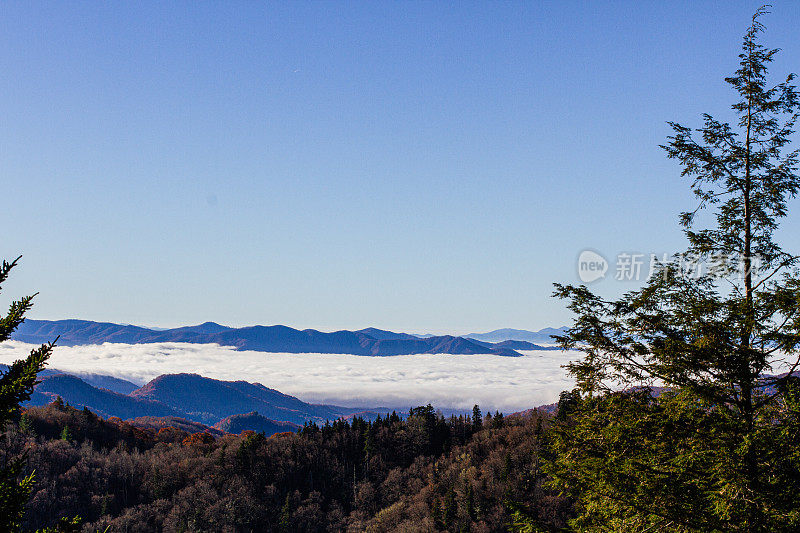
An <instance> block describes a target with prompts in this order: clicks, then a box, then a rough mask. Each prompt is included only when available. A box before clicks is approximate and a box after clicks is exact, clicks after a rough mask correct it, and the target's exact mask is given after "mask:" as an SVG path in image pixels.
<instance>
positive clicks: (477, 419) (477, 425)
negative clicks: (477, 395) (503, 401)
mask: <svg viewBox="0 0 800 533" xmlns="http://www.w3.org/2000/svg"><path fill="white" fill-rule="evenodd" d="M472 428H473V429H474V430H475V431H478V430H479V429H481V428H483V414H482V413H481V408H480V407H478V405H477V404H475V405H474V406H473V407H472Z"/></svg>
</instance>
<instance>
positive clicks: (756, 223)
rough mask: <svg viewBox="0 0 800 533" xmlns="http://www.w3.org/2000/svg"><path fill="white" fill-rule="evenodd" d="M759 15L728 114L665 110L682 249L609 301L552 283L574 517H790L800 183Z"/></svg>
mask: <svg viewBox="0 0 800 533" xmlns="http://www.w3.org/2000/svg"><path fill="white" fill-rule="evenodd" d="M765 13H766V10H765V9H764V8H761V9H759V10H758V11H757V12H756V13H755V15H754V16H753V19H752V23H751V25H750V27H749V28H748V30H747V31H746V33H745V35H744V38H743V41H742V51H741V54H740V55H739V68H738V69H737V70H736V72H735V73H734V74H733V75H732V76H731V77H728V78H726V79H725V81H726V82H727V83H728V84H729V85H730V86H731V87H732V88H733V90H734V92H735V93H736V100H735V102H734V103H733V104H732V106H731V109H732V111H733V113H734V114H735V116H736V120H735V121H734V122H733V123H731V122H727V121H724V120H721V119H717V118H715V117H714V116H712V115H710V114H704V115H703V117H702V126H701V127H699V128H696V129H693V128H690V127H688V126H684V125H682V124H678V123H675V122H670V123H669V125H670V126H671V128H672V130H673V134H672V135H671V136H669V137H668V139H667V143H666V144H665V145H663V146H662V148H663V149H664V150H665V151H666V154H667V157H668V158H670V159H674V160H676V161H677V162H678V163H679V164H680V166H681V169H682V172H681V175H682V176H683V177H684V178H687V179H688V180H689V186H690V187H691V189H692V191H693V192H694V194H695V195H696V197H697V199H698V203H697V205H696V206H695V209H693V210H691V211H688V212H685V213H681V215H680V224H681V225H682V227H683V229H684V232H685V235H686V238H687V240H688V246H687V248H686V250H685V251H684V252H682V253H679V254H676V255H675V256H673V257H672V258H671V259H669V260H667V261H664V262H662V263H661V264H660V265H659V267H658V269H656V275H654V276H652V277H651V278H650V279H648V280H647V282H646V283H645V285H644V286H643V288H641V289H639V290H635V291H631V292H629V293H627V294H625V295H624V296H623V297H622V298H620V299H618V300H609V299H604V298H602V297H600V296H598V295H596V294H595V293H593V292H592V291H591V290H590V289H588V288H587V287H586V286H585V285H581V286H571V285H556V291H555V296H557V297H559V298H564V299H567V300H568V301H569V308H570V309H571V310H572V311H574V312H575V314H576V319H575V322H574V325H573V326H572V327H571V328H570V329H569V330H568V331H567V332H566V333H565V334H564V335H563V336H562V337H561V338H560V339H559V342H560V343H561V345H562V346H563V347H565V348H571V349H579V350H582V351H583V352H584V353H585V357H583V358H582V359H581V360H579V361H575V362H573V363H570V364H569V365H568V370H569V371H570V373H571V374H572V375H573V376H574V377H575V378H576V381H577V385H578V391H579V392H580V393H582V397H581V395H577V399H576V397H575V396H571V397H569V398H568V399H569V400H571V401H572V402H573V403H574V402H576V401H577V403H578V407H575V406H574V405H571V406H570V409H571V410H572V411H573V414H572V415H571V416H569V417H567V420H566V421H565V422H563V423H562V425H561V427H560V429H559V430H557V431H556V432H555V435H554V450H556V451H557V457H558V458H557V459H556V460H554V461H553V462H552V464H551V472H552V474H553V475H554V476H555V477H556V479H557V482H558V483H562V484H563V485H564V486H565V487H567V488H568V490H570V491H572V492H573V493H574V494H575V495H577V497H578V498H579V500H580V501H581V503H582V506H583V513H582V515H581V517H580V518H579V519H578V520H577V521H576V524H578V525H580V527H582V528H586V529H597V530H617V529H619V528H623V529H625V530H628V531H637V530H641V531H644V530H648V528H655V527H657V528H660V529H661V530H675V531H714V530H730V531H736V530H740V531H779V530H787V531H789V530H796V529H797V528H798V527H800V525H798V517H797V511H795V509H797V508H798V504H799V503H800V498H798V496H797V494H800V491H799V490H798V489H800V475H798V473H799V472H800V470H798V467H800V462H798V457H797V451H796V450H797V449H798V448H797V446H796V445H797V437H796V435H797V431H796V429H797V420H798V414H799V412H798V404H797V403H796V392H795V391H796V390H797V387H796V384H795V382H796V380H795V378H794V377H793V375H792V372H793V371H794V370H795V369H797V367H798V362H799V360H798V355H797V351H798V350H797V348H798V343H800V314H799V312H800V277H798V272H797V268H796V267H797V261H798V257H797V256H796V255H792V254H790V253H788V252H786V251H784V250H783V249H782V248H781V246H780V245H779V243H778V242H776V240H775V235H776V233H775V232H776V230H777V229H778V227H779V223H780V221H781V219H783V218H784V217H785V216H786V215H787V213H788V205H789V201H790V200H791V199H792V198H794V197H795V196H796V194H797V192H798V189H799V188H800V177H798V174H797V164H798V150H797V149H794V150H791V149H790V145H791V140H792V135H793V134H794V127H795V124H796V122H797V119H798V112H800V101H799V100H798V93H797V91H796V87H795V86H794V85H793V84H792V82H793V80H794V75H793V74H790V75H789V76H787V77H785V78H783V79H782V80H781V81H780V82H778V83H773V84H771V83H770V78H769V76H768V66H769V64H770V63H771V62H772V61H773V58H774V56H775V54H777V53H778V50H777V49H771V48H767V47H764V46H763V45H762V44H760V42H759V38H760V36H761V33H762V32H763V30H764V26H763V24H762V23H761V17H762V16H763V15H764V14H765ZM704 212H706V213H708V214H709V215H711V216H700V215H701V214H702V213H704ZM787 362H788V365H787V366H785V367H784V366H782V365H786V363H787ZM780 370H786V371H787V372H785V373H783V374H780V375H775V373H776V372H778V371H780ZM654 385H655V386H658V387H663V388H665V389H666V390H665V391H663V392H662V389H659V390H658V391H655V390H651V389H650V388H649V387H651V386H654ZM642 387H644V389H642ZM621 390H622V391H624V392H619V391H621ZM658 392H661V394H658Z"/></svg>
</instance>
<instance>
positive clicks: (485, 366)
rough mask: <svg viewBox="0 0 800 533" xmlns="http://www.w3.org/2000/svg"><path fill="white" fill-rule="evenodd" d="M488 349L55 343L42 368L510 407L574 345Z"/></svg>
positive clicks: (14, 349) (341, 401)
mask: <svg viewBox="0 0 800 533" xmlns="http://www.w3.org/2000/svg"><path fill="white" fill-rule="evenodd" d="M31 348H32V345H30V344H25V343H22V342H17V341H8V342H4V343H2V344H0V363H10V362H12V361H14V360H16V359H20V358H22V357H24V356H25V355H27V353H28V352H29V351H30V349H31ZM524 353H525V357H500V356H495V355H444V354H443V355H430V354H423V355H400V356H392V357H365V356H358V355H338V354H283V353H280V354H277V353H264V352H255V351H237V350H235V349H233V348H231V347H228V346H219V345H217V344H187V343H157V344H111V343H106V344H102V345H93V346H74V347H57V348H56V349H55V350H54V352H53V355H52V357H51V358H50V363H49V367H50V368H58V369H60V370H64V371H67V372H94V373H99V374H108V375H113V376H116V377H120V378H123V379H128V380H130V381H133V382H134V383H137V384H143V383H145V382H147V381H149V380H150V379H152V378H154V377H156V376H158V375H161V374H171V373H178V372H193V373H197V374H200V375H202V376H206V377H210V378H215V379H224V380H245V381H249V382H258V383H262V384H263V385H265V386H267V387H271V388H273V389H277V390H279V391H281V392H284V393H286V394H291V395H293V396H297V397H299V398H300V399H302V400H304V401H307V402H314V403H322V402H324V403H333V404H338V405H347V406H354V405H358V406H395V405H420V404H426V403H428V402H430V403H432V404H433V405H434V406H438V407H456V408H469V407H471V406H472V405H473V404H476V403H477V404H479V405H481V406H482V407H485V408H491V409H492V410H494V409H500V410H502V411H504V412H512V411H517V410H521V409H528V408H531V407H535V406H537V405H542V404H547V403H552V402H554V401H556V400H557V398H558V393H559V392H560V391H562V390H565V389H569V388H572V385H573V381H572V380H571V379H570V378H569V377H568V376H567V375H566V372H565V371H564V369H563V368H561V365H563V364H565V363H567V362H568V361H570V360H574V359H576V358H577V357H578V356H579V354H578V353H576V352H571V353H564V352H562V351H557V350H553V351H535V352H524Z"/></svg>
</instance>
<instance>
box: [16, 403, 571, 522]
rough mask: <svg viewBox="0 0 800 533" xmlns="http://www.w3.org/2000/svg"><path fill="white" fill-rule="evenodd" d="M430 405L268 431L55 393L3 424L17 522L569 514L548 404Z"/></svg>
mask: <svg viewBox="0 0 800 533" xmlns="http://www.w3.org/2000/svg"><path fill="white" fill-rule="evenodd" d="M475 414H476V415H477V416H475V417H466V416H461V417H458V418H456V417H451V418H449V419H445V418H444V417H442V416H440V415H437V414H436V413H435V412H434V409H433V408H432V407H430V406H427V407H419V408H416V409H413V410H412V412H411V413H409V414H407V416H406V417H405V418H404V419H401V417H399V416H398V415H396V414H392V415H391V416H389V417H386V418H379V419H377V420H375V421H374V422H368V421H364V420H363V419H360V418H356V419H354V420H352V421H344V420H339V421H336V422H334V423H332V424H325V425H323V426H318V425H315V424H311V425H306V426H304V427H303V428H301V429H300V430H299V431H298V432H285V433H279V434H276V435H274V436H272V437H264V436H263V435H261V434H258V433H254V432H244V433H242V434H241V435H227V436H223V437H217V438H215V437H213V436H212V435H210V434H208V433H194V434H192V433H189V432H187V431H184V430H181V429H177V428H161V429H144V428H141V427H134V426H132V425H130V424H128V423H126V422H123V421H121V420H119V419H113V418H112V419H110V420H103V419H101V418H99V417H97V416H95V415H94V414H92V413H91V412H89V411H88V410H82V411H81V410H76V409H73V408H71V407H69V406H67V405H64V404H63V403H59V402H55V403H54V404H51V405H49V406H45V407H33V408H29V409H27V410H26V411H25V412H24V414H23V415H22V417H21V418H20V420H19V423H18V424H14V425H12V426H9V428H10V429H9V432H8V434H7V437H8V444H9V449H8V452H7V453H9V454H12V455H13V454H21V453H23V452H26V453H27V455H28V464H27V467H26V468H27V471H28V472H33V471H34V470H35V472H36V478H35V485H34V487H33V490H32V492H31V501H30V504H29V506H28V509H27V514H26V516H25V522H24V526H25V527H28V528H31V529H33V528H39V527H45V526H52V525H53V524H55V523H56V522H57V521H58V519H59V518H61V517H67V518H71V517H74V516H80V517H81V518H82V520H83V526H82V528H83V530H84V531H95V530H100V531H104V530H106V528H108V527H109V526H110V529H108V531H162V530H165V531H243V532H244V531H308V532H313V531H364V530H368V531H386V532H389V531H421V530H422V531H503V530H506V529H507V527H508V526H509V525H510V524H511V523H512V522H513V520H514V517H513V510H514V509H518V508H522V509H524V511H525V513H526V515H528V516H536V517H537V520H538V521H539V522H540V523H542V524H546V525H550V526H553V527H560V526H564V525H565V522H566V519H567V518H568V517H569V516H570V513H571V503H570V501H568V500H566V499H564V498H562V497H559V496H558V495H557V494H556V493H555V492H553V491H552V490H550V489H547V488H545V487H544V484H543V483H544V481H545V477H544V476H543V474H542V473H541V472H540V470H539V456H540V453H541V451H542V445H543V437H542V436H543V434H544V432H545V430H546V428H547V426H548V424H549V419H550V418H549V415H546V414H540V413H538V412H534V413H532V414H530V415H528V416H526V417H506V418H504V417H503V416H502V415H499V416H494V417H492V416H491V415H488V414H487V415H486V417H485V418H483V417H481V416H480V413H479V411H476V413H475Z"/></svg>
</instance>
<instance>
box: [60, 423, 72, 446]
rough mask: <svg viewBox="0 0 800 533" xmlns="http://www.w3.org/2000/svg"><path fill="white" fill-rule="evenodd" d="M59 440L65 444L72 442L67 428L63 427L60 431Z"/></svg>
mask: <svg viewBox="0 0 800 533" xmlns="http://www.w3.org/2000/svg"><path fill="white" fill-rule="evenodd" d="M60 437H61V440H63V441H66V442H72V433H71V432H70V430H69V426H64V429H62V430H61V436H60Z"/></svg>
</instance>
